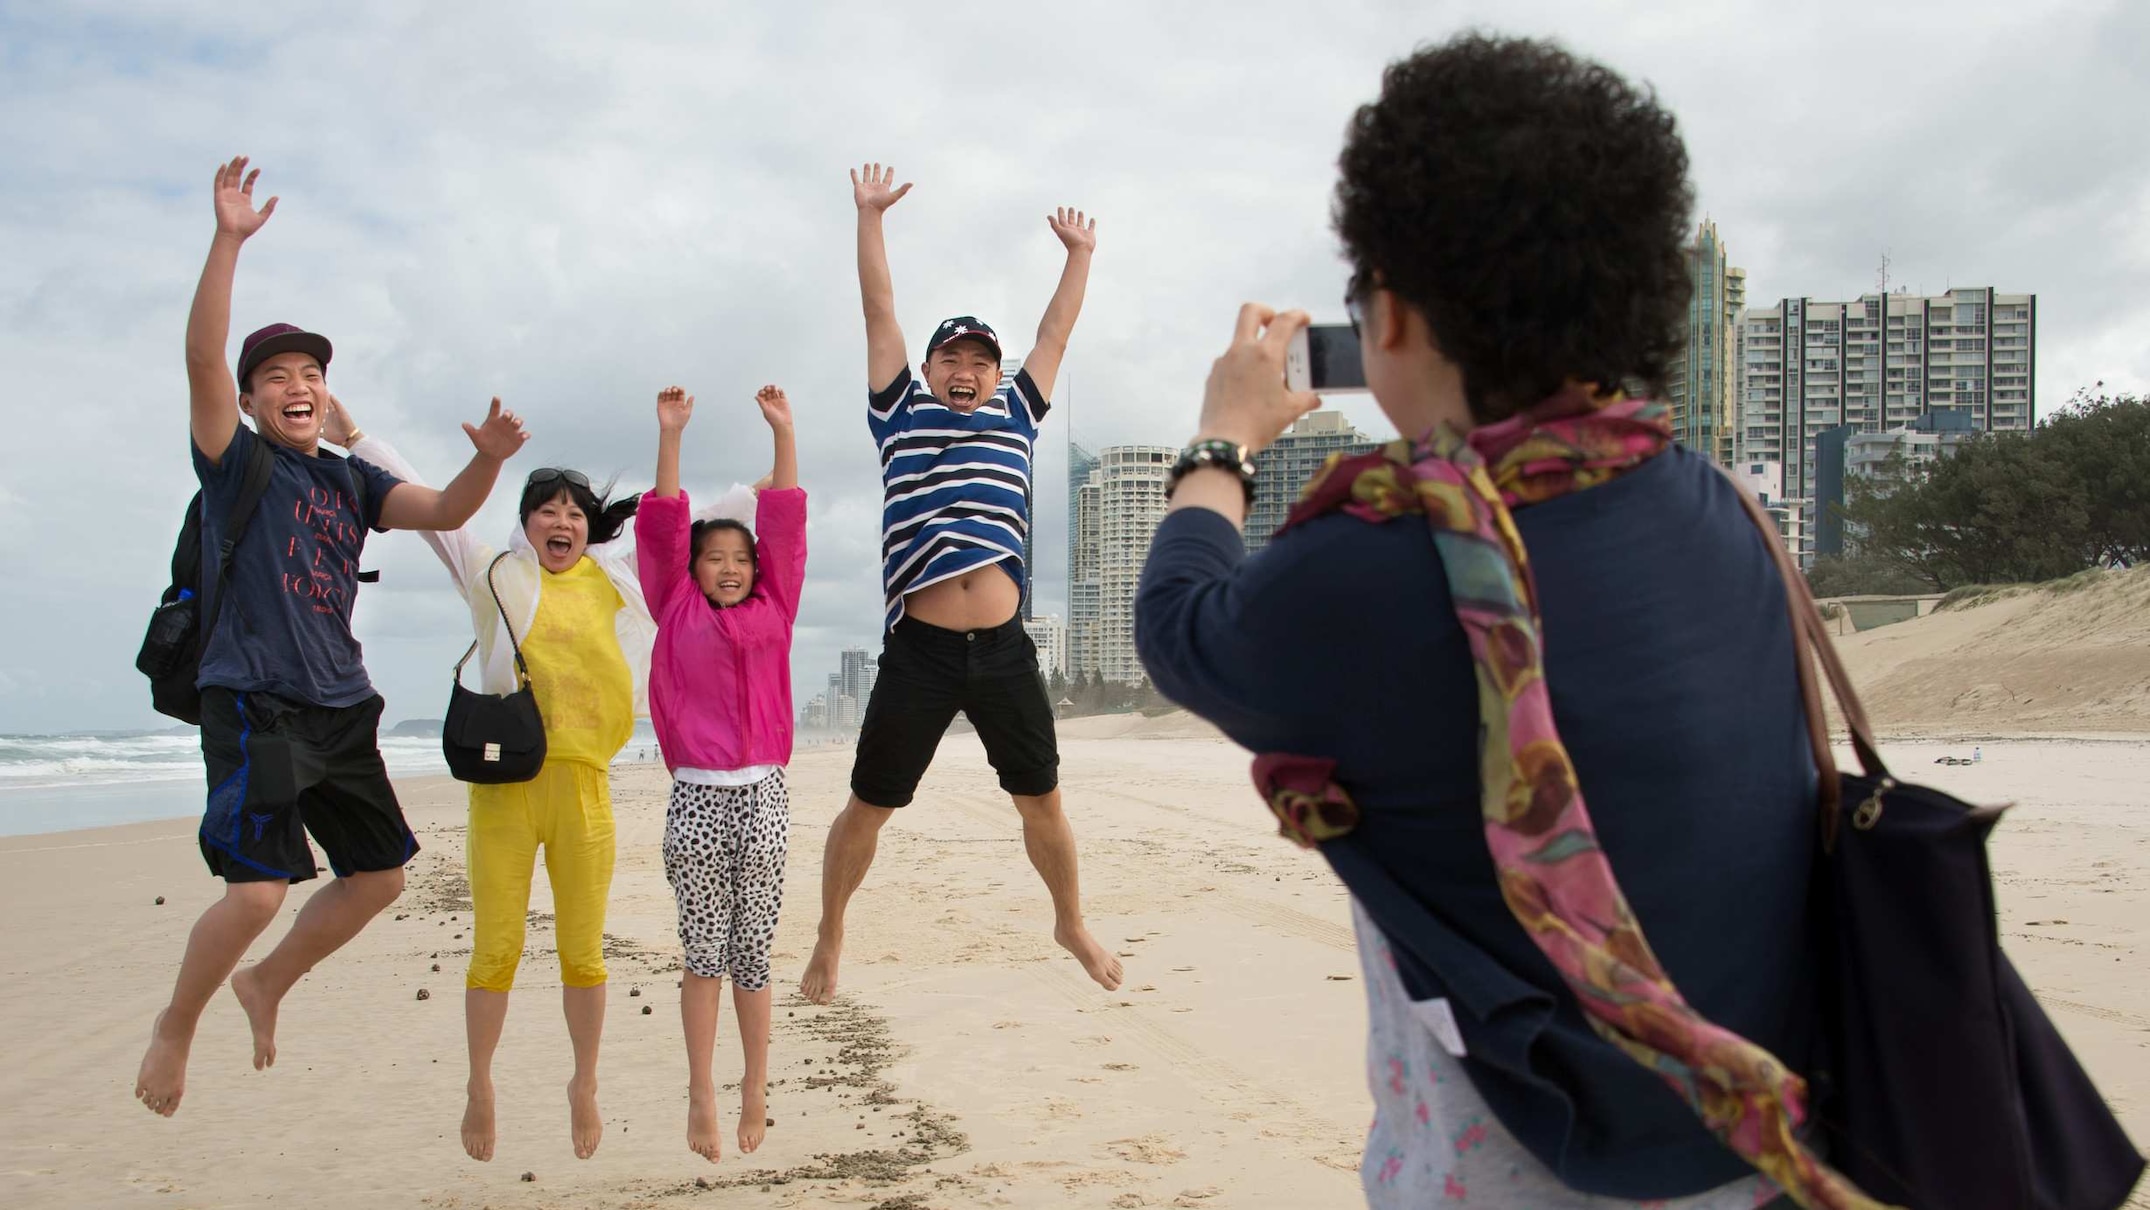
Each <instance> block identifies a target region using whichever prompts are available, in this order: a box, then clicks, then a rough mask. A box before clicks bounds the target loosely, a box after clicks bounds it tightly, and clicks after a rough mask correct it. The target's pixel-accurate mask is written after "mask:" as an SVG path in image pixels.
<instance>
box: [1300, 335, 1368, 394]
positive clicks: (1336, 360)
mask: <svg viewBox="0 0 2150 1210" xmlns="http://www.w3.org/2000/svg"><path fill="white" fill-rule="evenodd" d="M1284 385H1285V387H1286V388H1288V389H1290V390H1294V391H1316V392H1319V393H1321V394H1324V395H1331V394H1337V393H1340V392H1344V391H1363V390H1365V389H1366V366H1365V365H1364V363H1362V362H1361V361H1360V360H1359V333H1358V330H1357V329H1356V328H1353V327H1352V326H1351V325H1350V324H1311V325H1309V326H1307V327H1305V328H1302V329H1300V331H1299V334H1298V335H1296V336H1294V337H1292V338H1291V347H1290V348H1289V349H1287V350H1286V351H1285V353H1284Z"/></svg>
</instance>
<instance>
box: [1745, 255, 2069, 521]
mask: <svg viewBox="0 0 2150 1210" xmlns="http://www.w3.org/2000/svg"><path fill="white" fill-rule="evenodd" d="M2037 334H2038V297H2037V295H2035V294H2002V293H1999V292H1997V291H1995V290H1993V289H1992V288H1990V287H1983V286H1966V287H1963V288H1960V289H1953V290H1950V291H1949V292H1948V293H1946V294H1937V295H1931V296H1916V295H1909V294H1868V295H1863V296H1861V297H1860V298H1858V299H1856V300H1854V301H1851V302H1821V301H1817V300H1814V299H1809V298H1787V299H1784V300H1782V301H1781V302H1779V303H1778V304H1777V305H1776V306H1774V307H1770V308H1765V309H1749V310H1747V311H1746V312H1745V313H1744V314H1743V315H1742V317H1741V320H1740V324H1739V331H1738V334H1737V336H1736V341H1737V352H1738V356H1739V368H1740V375H1739V399H1740V408H1741V425H1740V433H1739V436H1738V440H1737V442H1736V443H1735V459H1734V461H1735V463H1745V464H1754V463H1770V462H1775V463H1781V464H1782V468H1783V490H1784V494H1785V497H1786V498H1787V501H1788V502H1789V503H1791V504H1793V505H1795V506H1797V507H1798V508H1799V510H1800V512H1801V514H1802V517H1801V524H1800V525H1799V526H1797V527H1796V528H1797V530H1798V532H1799V540H1800V551H1799V553H1800V556H1801V559H1802V561H1808V560H1811V559H1812V558H1813V556H1814V555H1815V554H1816V553H1821V554H1835V553H1838V552H1837V551H1836V550H1833V549H1830V550H1824V549H1821V547H1822V546H1827V545H1831V543H1829V542H1828V541H1826V540H1824V537H1823V533H1824V527H1823V526H1822V524H1821V519H1822V510H1823V509H1828V508H1835V507H1840V506H1841V504H1842V500H1841V499H1840V498H1838V499H1832V500H1823V499H1821V492H1820V489H1821V488H1822V487H1823V486H1824V485H1823V484H1822V483H1821V479H1822V478H1823V476H1822V475H1821V473H1820V471H1821V467H1820V465H1819V459H1818V456H1817V445H1816V443H1817V441H1818V440H1819V439H1820V437H1821V436H1822V434H1823V433H1825V432H1828V431H1830V430H1833V429H1837V428H1839V427H1842V428H1846V429H1848V430H1849V433H1848V434H1846V436H1847V437H1848V436H1849V435H1850V434H1857V433H1879V432H1885V431H1888V430H1890V429H1898V428H1902V427H1904V426H1906V425H1910V424H1912V423H1914V422H1916V421H1917V420H1918V419H1919V417H1920V416H1922V415H1925V414H1926V413H1929V412H1944V411H1954V412H1960V413H1963V414H1964V415H1965V416H1967V417H1968V421H1967V423H1968V424H1969V426H1970V427H1971V428H1972V429H1974V430H1977V431H1980V432H2011V431H2018V432H2019V431H2027V430H2028V429H2029V428H2030V427H2031V426H2032V425H2033V424H2034V423H2036V421H2037V415H2038V411H2037V401H2036V399H2035V398H2034V393H2033V383H2034V381H2035V375H2036V369H2037V347H2038V339H2037ZM1948 423H1949V424H1950V425H1952V426H1953V425H1957V424H1961V423H1965V421H1963V420H1960V419H1952V420H1950V421H1949V422H1948ZM1829 477H1830V478H1832V479H1837V478H1838V476H1836V475H1831V476H1829ZM1829 532H1831V533H1834V532H1837V531H1836V529H1835V527H1830V531H1829ZM1818 544H1819V545H1818Z"/></svg>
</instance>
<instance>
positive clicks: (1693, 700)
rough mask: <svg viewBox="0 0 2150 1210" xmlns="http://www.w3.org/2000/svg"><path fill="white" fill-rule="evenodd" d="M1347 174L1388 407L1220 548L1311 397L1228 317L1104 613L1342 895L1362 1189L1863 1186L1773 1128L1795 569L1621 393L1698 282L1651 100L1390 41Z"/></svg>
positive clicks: (1664, 418)
mask: <svg viewBox="0 0 2150 1210" xmlns="http://www.w3.org/2000/svg"><path fill="white" fill-rule="evenodd" d="M1340 171H1341V180H1340V181H1339V183H1338V186H1337V193H1336V203H1335V220H1336V227H1337V231H1338V234H1339V235H1340V236H1341V238H1342V242H1343V245H1344V253H1345V257H1346V259H1347V260H1348V261H1349V262H1350V267H1351V271H1352V275H1351V282H1350V286H1349V298H1348V302H1347V306H1348V308H1349V312H1350V314H1351V316H1352V319H1353V322H1354V323H1355V324H1356V325H1357V326H1358V329H1359V337H1360V350H1361V353H1362V355H1363V358H1364V362H1365V368H1366V381H1367V384H1368V386H1369V388H1370V389H1371V391H1372V393H1373V395H1374V398H1375V401H1376V402H1377V403H1378V404H1379V405H1380V407H1381V410H1382V411H1383V413H1384V414H1385V415H1387V416H1388V418H1389V419H1390V420H1392V421H1393V422H1394V423H1395V425H1396V428H1397V431H1398V432H1399V433H1401V434H1403V436H1404V437H1405V438H1406V440H1404V441H1400V442H1397V443H1395V444H1393V445H1391V446H1388V447H1385V448H1383V449H1381V450H1379V451H1376V452H1374V453H1372V454H1369V455H1363V456H1360V457H1357V458H1353V459H1348V460H1343V461H1341V463H1340V464H1336V465H1332V466H1331V467H1330V468H1329V469H1328V470H1327V471H1325V472H1324V474H1323V476H1321V477H1317V479H1316V480H1315V482H1314V483H1313V484H1312V485H1310V486H1309V488H1308V492H1307V495H1306V497H1305V498H1304V499H1303V500H1302V502H1301V503H1300V504H1299V506H1298V507H1297V508H1296V509H1295V510H1294V512H1293V514H1292V516H1291V519H1290V521H1289V522H1287V524H1286V526H1285V528H1284V529H1283V530H1282V531H1281V532H1280V533H1279V534H1278V535H1277V537H1276V539H1275V541H1273V542H1272V543H1270V545H1269V546H1268V547H1267V548H1266V549H1265V550H1263V551H1262V552H1260V553H1259V554H1257V555H1255V556H1254V557H1252V558H1246V557H1245V556H1244V553H1243V546H1242V543H1241V538H1240V533H1239V525H1240V524H1241V523H1242V522H1243V520H1244V518H1245V516H1246V511H1247V505H1248V497H1249V495H1250V494H1251V484H1252V477H1251V467H1250V466H1247V465H1246V460H1247V459H1248V458H1250V457H1251V456H1252V455H1253V454H1255V453H1257V452H1258V451H1260V450H1261V449H1262V448H1263V447H1264V446H1266V445H1268V444H1269V443H1270V442H1272V441H1274V440H1275V439H1276V437H1277V436H1278V435H1279V434H1281V433H1282V432H1283V431H1284V430H1285V428H1286V427H1288V426H1289V425H1290V424H1291V423H1292V422H1293V421H1294V420H1295V419H1296V418H1297V417H1298V416H1300V415H1301V414H1303V413H1305V412H1306V411H1308V410H1310V409H1311V408H1313V407H1314V406H1316V404H1317V402H1318V401H1317V400H1316V399H1315V398H1314V397H1313V396H1312V395H1310V394H1301V393H1293V392H1290V391H1287V390H1286V389H1285V387H1284V385H1283V367H1284V360H1285V351H1286V346H1287V345H1288V344H1289V342H1290V339H1291V337H1292V336H1293V335H1294V334H1295V333H1296V332H1297V331H1298V330H1299V329H1300V328H1302V327H1303V326H1304V325H1305V324H1306V322H1307V320H1306V316H1304V315H1303V314H1299V313H1296V312H1294V313H1288V314H1283V315H1278V314H1276V313H1274V312H1272V311H1270V310H1268V309H1267V308H1263V307H1256V306H1249V307H1248V308H1246V309H1244V310H1243V311H1242V312H1241V315H1240V319H1239V326H1238V332H1237V335H1236V337H1235V338H1234V340H1233V342H1232V344H1231V347H1230V348H1229V349H1228V350H1227V351H1226V352H1225V354H1224V356H1223V357H1221V358H1219V359H1218V361H1217V363H1216V365H1215V367H1214V369H1213V371H1212V373H1211V376H1210V380H1209V384H1208V388H1207V392H1206V395H1205V397H1204V400H1203V404H1202V414H1201V420H1200V424H1199V427H1198V428H1197V430H1196V432H1195V434H1194V436H1195V438H1196V441H1195V442H1194V444H1192V445H1190V447H1189V449H1188V451H1187V453H1186V454H1184V455H1183V456H1182V458H1181V461H1180V465H1179V468H1178V469H1177V470H1176V475H1177V479H1176V486H1175V491H1174V494H1173V499H1172V505H1171V511H1170V512H1169V514H1168V515H1167V516H1166V518H1165V520H1164V522H1163V524H1162V526H1161V527H1160V528H1159V530H1158V532H1157V537H1156V541H1155V543H1154V545H1153V546H1152V548H1151V551H1150V557H1149V564H1148V568H1147V570H1146V572H1145V575H1144V579H1143V586H1142V589H1141V594H1140V596H1139V598H1138V601H1137V607H1136V632H1137V641H1138V643H1139V645H1140V649H1141V654H1142V658H1143V663H1144V665H1145V666H1146V668H1147V669H1148V671H1149V673H1150V676H1151V677H1152V679H1153V680H1154V681H1155V683H1156V685H1157V686H1158V688H1159V689H1160V690H1162V691H1163V692H1164V693H1165V694H1166V695H1167V696H1169V697H1172V698H1173V699H1175V700H1177V701H1179V702H1180V703H1182V704H1184V705H1186V706H1187V707H1188V708H1190V709H1191V710H1193V711H1194V712H1195V713H1197V714H1200V715H1202V716H1203V717H1205V718H1208V719H1209V720H1211V721H1212V722H1215V723H1216V724H1217V725H1219V726H1220V727H1221V728H1223V729H1224V730H1225V731H1226V732H1227V733H1229V734H1230V735H1231V736H1232V737H1233V738H1234V739H1235V740H1237V741H1238V742H1239V743H1241V744H1243V745H1245V746H1246V747H1247V748H1249V749H1251V750H1252V751H1254V752H1257V753H1260V754H1263V755H1262V756H1261V757H1260V758H1259V759H1258V760H1257V762H1256V766H1255V778H1256V782H1257V785H1258V786H1259V787H1260V788H1261V790H1262V791H1263V793H1264V795H1265V797H1267V798H1268V800H1269V802H1270V805H1271V807H1272V809H1273V810H1274V811H1275V812H1276V814H1277V816H1278V819H1279V821H1280V822H1281V823H1282V824H1283V828H1284V831H1285V833H1286V834H1287V835H1290V836H1293V837H1294V838H1296V839H1298V840H1300V841H1301V842H1302V843H1305V844H1310V845H1316V846H1318V847H1319V848H1320V850H1321V852H1322V855H1323V856H1324V857H1325V858H1326V859H1327V860H1328V861H1329V863H1330V864H1331V866H1332V867H1333V868H1334V869H1335V870H1336V872H1337V874H1338V875H1339V876H1340V877H1341V878H1342V879H1343V881H1344V883H1345V885H1346V886H1347V887H1348V888H1349V889H1350V891H1351V893H1352V898H1353V910H1354V916H1355V919H1356V923H1357V927H1358V933H1359V939H1360V952H1361V956H1362V962H1363V964H1364V969H1365V975H1366V979H1367V983H1368V999H1367V1008H1368V1015H1369V1035H1370V1036H1369V1045H1368V1068H1369V1077H1370V1079H1369V1083H1370V1085H1371V1088H1372V1091H1373V1094H1374V1097H1375V1102H1376V1121H1375V1124H1374V1127H1373V1130H1372V1133H1371V1134H1370V1135H1369V1137H1368V1140H1367V1150H1366V1155H1365V1160H1364V1164H1363V1167H1362V1178H1363V1183H1364V1186H1365V1189H1366V1194H1367V1200H1368V1202H1369V1203H1370V1204H1371V1205H1374V1206H1379V1207H1424V1206H1429V1205H1446V1204H1449V1203H1450V1202H1455V1203H1458V1204H1464V1205H1470V1206H1504V1207H1505V1206H1514V1207H1525V1206H1528V1207H1536V1208H1541V1210H1542V1208H1548V1207H1592V1208H1609V1207H1620V1206H1636V1205H1638V1204H1643V1203H1647V1204H1649V1205H1651V1206H1664V1207H1686V1208H1690V1210H1703V1208H1707V1210H1734V1208H1737V1210H1749V1208H1751V1207H1754V1206H1757V1205H1763V1204H1768V1203H1771V1202H1772V1201H1773V1200H1775V1199H1776V1198H1777V1197H1778V1193H1779V1191H1780V1190H1783V1191H1785V1192H1787V1193H1789V1194H1791V1195H1792V1197H1793V1198H1794V1199H1796V1200H1797V1201H1798V1202H1799V1203H1800V1204H1803V1205H1809V1206H1831V1207H1849V1206H1868V1205H1872V1204H1873V1203H1871V1202H1869V1201H1867V1200H1866V1199H1865V1198H1864V1197H1863V1195H1861V1194H1860V1193H1859V1192H1858V1191H1857V1190H1855V1189H1852V1188H1850V1187H1849V1186H1848V1185H1846V1184H1845V1183H1844V1182H1842V1180H1841V1178H1839V1177H1837V1176H1836V1175H1835V1174H1834V1173H1832V1172H1830V1171H1829V1170H1828V1169H1827V1168H1826V1166H1825V1165H1824V1164H1823V1162H1822V1161H1821V1160H1820V1159H1818V1158H1817V1157H1816V1156H1815V1154H1814V1153H1813V1152H1812V1151H1811V1150H1810V1149H1809V1148H1808V1146H1807V1141H1808V1137H1809V1131H1807V1130H1806V1129H1802V1128H1800V1126H1799V1123H1800V1122H1802V1121H1803V1120H1804V1118H1803V1115H1804V1112H1805V1090H1804V1086H1803V1082H1802V1081H1801V1080H1800V1079H1799V1077H1798V1075H1797V1074H1796V1073H1801V1072H1805V1071H1806V1070H1808V1068H1809V1065H1810V1063H1811V1061H1812V1058H1813V1054H1812V1048H1813V1042H1814V1037H1815V1012H1816V1006H1815V994H1814V991H1813V986H1812V985H1813V978H1814V972H1813V969H1812V962H1811V958H1810V952H1809V945H1808V936H1807V924H1806V918H1807V912H1808V890H1807V887H1808V879H1809V874H1810V871H1811V870H1812V868H1813V845H1814V834H1815V830H1816V829H1815V820H1816V815H1815V810H1816V808H1815V770H1814V766H1813V762H1812V758H1811V755H1810V752H1809V749H1808V747H1807V740H1806V731H1805V724H1804V722H1803V718H1802V714H1801V709H1800V697H1799V690H1798V684H1797V680H1796V672H1795V668H1794V664H1793V646H1792V637H1791V631H1790V628H1789V623H1788V611H1787V608H1786V604H1785V588H1784V584H1783V581H1782V580H1781V579H1780V577H1779V575H1778V573H1777V571H1776V569H1775V566H1774V564H1773V563H1772V559H1771V554H1770V552H1769V549H1768V547H1767V546H1766V545H1765V544H1764V539H1763V537H1762V536H1761V534H1760V532H1759V531H1758V530H1757V529H1756V528H1755V526H1754V525H1753V523H1752V522H1751V521H1750V520H1749V519H1748V518H1747V516H1746V514H1745V512H1744V511H1743V508H1742V505H1741V503H1740V501H1739V499H1738V497H1737V496H1736V495H1735V492H1736V491H1737V490H1738V489H1737V488H1735V487H1734V486H1733V484H1732V483H1731V482H1730V481H1729V480H1728V479H1726V478H1725V477H1724V476H1723V475H1722V474H1720V473H1719V472H1718V471H1717V470H1716V469H1715V468H1714V467H1712V466H1711V465H1710V463H1709V462H1708V461H1707V460H1706V459H1705V458H1703V457H1702V456H1700V455H1697V454H1693V453H1690V452H1688V451H1687V450H1685V449H1682V448H1680V447H1678V446H1676V445H1674V444H1673V443H1672V441H1671V438H1670V432H1671V425H1670V416H1669V412H1668V410H1667V408H1666V407H1665V406H1664V405H1662V404H1660V403H1656V402H1653V400H1654V399H1655V397H1656V394H1657V392H1658V391H1660V390H1661V388H1662V384H1663V382H1664V379H1665V375H1666V370H1667V367H1668V365H1669V364H1670V362H1671V360H1672V359H1673V358H1674V357H1675V356H1677V355H1678V354H1679V352H1680V349H1681V345H1682V340H1683V335H1684V332H1685V324H1686V315H1687V303H1688V296H1689V293H1690V287H1689V281H1688V275H1687V270H1686V266H1685V263H1684V259H1683V257H1682V253H1681V244H1682V241H1683V239H1684V238H1685V236H1686V233H1687V229H1688V221H1689V212H1690V209H1691V207H1692V202H1693V198H1692V193H1691V191H1690V189H1689V186H1688V182H1687V156H1686V152H1685V149H1684V148H1683V146H1682V144H1681V141H1680V138H1679V135H1678V133H1677V131H1676V129H1675V127H1674V123H1673V120H1672V117H1671V115H1670V114H1669V113H1667V112H1666V111H1665V110H1664V109H1662V108H1660V107H1659V106H1658V105H1657V104H1656V102H1655V100H1654V99H1653V98H1652V97H1651V96H1650V95H1649V94H1647V93H1646V92H1641V91H1638V90H1637V89H1635V88H1633V87H1631V86H1630V85H1629V84H1628V83H1627V82H1625V81H1624V80H1622V79H1621V78H1620V77H1618V76H1616V75H1615V74H1613V73H1612V72H1610V71H1608V70H1606V69H1605V68H1603V67H1601V66H1598V65H1596V64H1593V63H1589V62H1585V61H1582V60H1579V59H1576V58H1574V57H1572V56H1571V55H1569V54H1568V53H1566V52H1565V51H1563V50H1561V49H1560V48H1559V47H1557V46H1554V45H1552V44H1549V43H1545V42H1536V41H1524V40H1508V39H1494V38H1486V37H1477V36H1471V37H1464V38H1460V39H1457V40H1455V41H1452V42H1449V43H1447V44H1445V45H1442V46H1438V47H1432V48H1429V49H1425V50H1421V51H1420V52H1419V53H1417V54H1414V55H1412V56H1411V57H1409V58H1407V59H1404V60H1402V61H1400V62H1397V63H1395V64H1393V65H1391V66H1390V68H1389V69H1388V72H1387V74H1386V76H1385V79H1384V81H1383V88H1382V92H1381V96H1380V98H1379V99H1378V100H1376V101H1375V102H1373V103H1372V104H1369V105H1367V106H1365V107H1364V108H1362V109H1361V110H1360V111H1359V112H1358V114H1357V115H1356V117H1355V118H1354V119H1353V121H1352V122H1351V124H1350V127H1349V130H1348V132H1347V136H1346V142H1345V147H1344V151H1343V155H1342V158H1341V161H1340ZM1586 797H1587V802H1588V806H1587V809H1586V808H1585V805H1584V802H1585V798H1586Z"/></svg>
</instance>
